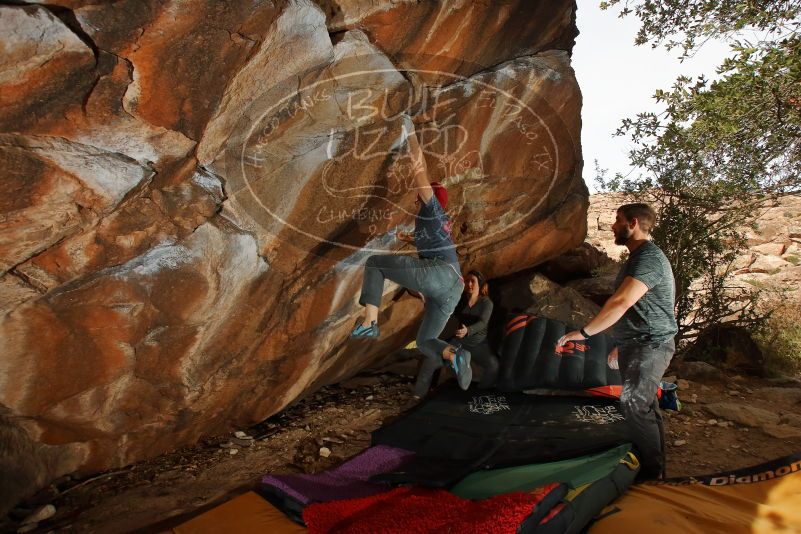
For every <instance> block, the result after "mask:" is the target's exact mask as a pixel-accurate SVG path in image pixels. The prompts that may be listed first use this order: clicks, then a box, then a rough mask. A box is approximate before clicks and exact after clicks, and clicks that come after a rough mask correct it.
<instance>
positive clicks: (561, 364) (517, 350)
mask: <svg viewBox="0 0 801 534" xmlns="http://www.w3.org/2000/svg"><path fill="white" fill-rule="evenodd" d="M571 329H572V328H571V327H568V326H567V325H565V323H562V322H560V321H556V320H554V319H547V318H545V317H537V316H534V315H530V314H515V315H512V316H511V317H510V319H509V320H508V321H507V324H506V329H505V331H504V338H503V343H502V345H501V351H500V369H499V372H498V389H501V390H505V391H522V390H526V389H536V388H553V389H568V390H570V389H576V390H580V389H596V388H604V387H607V386H614V385H620V384H621V383H622V382H621V379H620V371H618V370H617V369H612V368H611V367H609V365H608V364H607V359H608V356H609V353H610V352H612V350H613V349H614V348H615V344H614V341H613V339H612V338H611V337H609V336H608V335H605V334H602V333H601V334H597V335H594V336H591V337H589V338H588V339H585V340H582V341H571V342H569V343H567V344H566V345H564V346H562V347H557V346H556V343H557V341H558V340H559V338H560V337H562V336H563V335H564V334H565V333H566V332H567V331H568V330H571ZM598 391H602V392H603V391H604V390H603V389H598ZM615 391H617V394H618V395H619V394H620V393H619V389H618V388H615Z"/></svg>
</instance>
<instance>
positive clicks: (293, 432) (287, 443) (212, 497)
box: [0, 362, 801, 533]
mask: <svg viewBox="0 0 801 534" xmlns="http://www.w3.org/2000/svg"><path fill="white" fill-rule="evenodd" d="M410 365H411V362H407V364H406V366H405V368H404V366H403V365H400V366H398V365H396V366H394V367H395V369H394V370H392V369H384V370H374V371H368V372H365V373H364V374H362V375H359V376H357V377H355V378H352V379H350V380H348V381H346V382H344V383H341V384H338V385H333V386H328V387H326V388H324V389H322V390H320V391H318V392H317V393H316V394H314V395H312V396H311V397H309V398H307V399H305V400H303V401H300V402H298V403H297V404H295V405H294V406H292V407H291V408H289V409H287V410H285V411H284V412H283V413H281V414H279V415H276V416H274V417H272V418H270V419H268V420H266V421H264V422H262V423H260V424H258V425H256V426H253V427H251V428H245V429H240V430H241V431H244V432H245V433H246V434H247V435H248V436H251V437H253V438H254V439H252V440H250V439H236V438H235V437H234V436H233V435H232V434H229V435H223V436H216V437H214V438H210V439H208V440H206V441H204V442H202V443H198V444H197V445H196V446H194V447H189V448H184V449H181V450H178V451H175V452H173V453H171V454H167V455H163V456H160V457H158V458H154V459H152V460H148V461H143V462H140V463H137V464H135V465H132V466H130V467H127V468H125V469H121V470H118V471H113V472H109V473H105V474H101V475H98V476H95V477H91V478H88V479H85V480H62V481H58V482H57V484H54V485H53V486H51V487H50V488H47V489H46V490H43V491H42V492H40V493H39V494H38V495H37V496H36V497H35V498H34V499H31V500H30V501H28V502H26V503H24V505H23V506H22V507H20V508H18V509H16V510H15V511H14V512H13V513H12V514H11V515H10V516H9V517H8V518H6V519H5V520H3V522H2V523H0V529H2V531H3V532H17V529H18V528H19V523H18V521H19V520H21V519H22V517H23V516H24V515H25V514H26V513H29V512H30V511H32V510H33V509H35V508H36V507H37V506H41V505H43V504H46V503H50V504H53V505H54V506H55V507H56V514H55V516H53V517H52V518H51V519H49V520H47V521H44V522H42V523H40V525H39V526H38V527H37V528H36V529H35V530H33V532H81V533H86V532H100V533H103V532H115V533H116V532H130V531H137V532H159V531H163V530H164V529H167V528H169V527H171V526H173V525H176V524H179V523H181V522H183V521H185V520H187V519H188V518H190V517H192V516H194V515H196V514H198V513H200V512H202V511H204V510H207V509H209V508H211V507H212V506H214V505H216V504H218V503H220V502H222V501H225V500H227V499H229V498H231V497H232V496H235V495H237V494H239V493H243V492H245V491H247V490H248V489H250V488H252V487H253V485H254V484H255V482H256V481H257V480H258V479H259V478H260V476H261V475H263V474H265V473H299V472H317V471H321V470H324V469H327V468H330V467H332V466H335V465H337V464H339V463H341V462H342V460H344V459H345V458H348V457H350V456H352V455H353V454H356V453H357V452H359V451H361V450H363V449H364V448H366V447H367V446H368V445H369V443H370V432H371V431H373V430H375V429H376V428H378V427H379V426H380V425H381V424H382V421H384V420H385V419H387V418H390V417H393V416H395V415H397V414H398V413H399V412H400V409H401V407H402V406H403V404H404V403H405V401H406V400H407V398H408V395H409V393H408V391H409V385H410V384H411V381H412V373H411V371H410V369H411V367H410ZM669 374H673V375H674V376H675V377H676V379H678V378H682V379H683V380H682V382H681V386H683V389H682V390H681V391H680V393H679V396H680V398H681V399H682V400H683V408H682V410H681V411H680V412H665V414H666V420H667V422H668V426H667V439H666V440H667V458H668V476H685V475H693V474H696V475H697V474H705V473H712V472H717V471H721V470H726V469H732V468H739V467H745V466H749V465H755V464H758V463H761V462H763V461H766V460H770V459H773V458H776V457H780V456H785V455H787V454H790V453H793V452H797V451H801V438H800V437H794V438H788V439H780V438H776V437H773V436H771V435H769V434H768V433H766V432H765V431H764V430H763V429H762V428H760V426H759V425H758V424H756V425H755V426H745V425H743V424H739V423H731V422H730V421H726V420H724V419H722V418H721V417H719V416H715V415H714V414H712V413H710V412H709V409H708V408H707V406H709V405H712V404H714V403H719V402H725V403H727V404H731V405H734V406H745V405H749V406H753V407H756V408H763V409H766V410H768V411H771V412H774V413H790V414H792V413H797V411H798V407H799V406H798V401H799V400H801V385H799V382H797V381H792V380H785V381H767V380H763V379H759V378H751V377H740V376H733V375H727V374H725V373H723V372H720V373H718V374H717V375H716V376H709V377H707V378H705V379H700V378H699V379H698V380H693V379H689V380H687V381H685V380H684V377H683V376H682V374H681V373H676V372H673V371H669ZM446 378H447V377H446ZM686 378H689V377H686ZM696 378H697V377H696ZM766 388H767V389H766ZM761 391H772V392H774V393H775V392H776V391H778V392H779V395H773V396H772V397H771V399H770V400H768V399H767V398H760V392H761ZM693 395H694V397H693ZM240 435H241V434H240ZM232 440H233V441H232ZM323 447H325V448H327V449H328V450H329V451H330V456H328V457H323V456H321V454H320V451H321V448H323ZM231 451H236V452H235V453H232V452H231Z"/></svg>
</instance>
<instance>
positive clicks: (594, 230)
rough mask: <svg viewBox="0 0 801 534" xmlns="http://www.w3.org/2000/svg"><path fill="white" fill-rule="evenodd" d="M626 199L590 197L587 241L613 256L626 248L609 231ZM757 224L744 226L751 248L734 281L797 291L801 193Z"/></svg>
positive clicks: (768, 211) (800, 264)
mask: <svg viewBox="0 0 801 534" xmlns="http://www.w3.org/2000/svg"><path fill="white" fill-rule="evenodd" d="M625 202H626V200H625V199H624V198H623V197H622V196H621V195H618V194H611V193H609V194H597V195H591V196H590V209H589V211H588V213H587V239H586V241H587V242H588V243H590V244H592V245H593V246H595V247H597V248H598V249H600V250H602V251H604V252H605V253H606V254H607V255H608V256H609V257H611V258H613V259H619V258H620V255H621V253H623V252H624V251H625V250H626V247H620V246H617V245H615V243H614V239H613V236H612V231H611V230H610V227H611V225H612V223H613V222H614V220H615V211H616V208H617V207H618V206H619V205H620V204H623V203H625ZM757 225H758V226H757V229H756V230H751V229H744V230H745V232H746V235H748V245H749V248H748V251H747V252H746V253H745V254H743V255H741V256H740V257H739V258H738V259H737V261H736V264H735V265H736V267H737V270H736V271H735V273H734V279H735V281H737V282H738V283H742V284H748V285H752V286H758V287H777V288H782V289H786V290H788V291H791V292H794V291H797V290H798V287H799V285H801V283H800V282H801V196H789V197H785V198H782V199H781V200H780V201H779V202H778V203H777V204H776V205H770V206H766V207H765V208H764V210H763V211H762V214H761V216H760V217H759V219H758V221H757Z"/></svg>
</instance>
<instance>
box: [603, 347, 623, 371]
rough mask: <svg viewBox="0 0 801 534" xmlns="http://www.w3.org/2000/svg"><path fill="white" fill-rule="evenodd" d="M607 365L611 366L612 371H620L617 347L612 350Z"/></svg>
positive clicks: (607, 358)
mask: <svg viewBox="0 0 801 534" xmlns="http://www.w3.org/2000/svg"><path fill="white" fill-rule="evenodd" d="M606 363H607V365H609V368H610V369H619V368H620V364H619V363H618V361H617V347H615V348H614V349H612V352H610V353H609V356H607V357H606Z"/></svg>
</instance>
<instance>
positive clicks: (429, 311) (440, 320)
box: [359, 254, 464, 397]
mask: <svg viewBox="0 0 801 534" xmlns="http://www.w3.org/2000/svg"><path fill="white" fill-rule="evenodd" d="M387 279H389V280H392V281H393V282H395V283H397V284H399V285H401V286H403V287H405V288H407V289H411V290H412V291H417V292H418V293H421V294H422V295H423V296H424V297H425V312H424V314H423V322H422V323H421V324H420V328H419V330H418V331H417V348H418V349H419V350H420V352H422V353H423V356H424V358H423V365H422V366H421V367H420V371H419V372H418V374H417V381H416V382H415V384H414V388H413V393H414V394H415V395H419V396H421V397H422V396H423V395H425V394H426V393H428V390H429V388H430V387H431V379H432V378H433V376H434V373H435V372H436V370H437V369H439V368H440V367H441V366H442V351H443V350H445V348H446V347H447V346H448V344H447V343H446V342H445V341H443V340H441V339H439V335H440V334H441V333H442V330H443V329H444V328H445V324H446V323H447V322H448V318H449V317H450V316H451V314H452V313H453V310H454V309H455V308H456V304H457V303H458V302H459V297H460V296H461V295H462V290H463V289H464V281H463V280H462V277H461V276H460V275H459V274H458V273H457V272H456V271H455V270H454V268H453V267H451V266H450V265H448V264H447V263H446V262H445V261H444V260H441V259H439V258H434V259H422V258H413V257H411V256H406V255H395V254H377V255H374V256H370V257H369V258H367V263H366V264H365V267H364V283H363V284H362V294H361V297H360V298H359V303H361V305H362V306H364V305H366V304H372V305H374V306H377V307H378V306H380V305H381V295H382V294H383V293H384V280H387Z"/></svg>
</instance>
